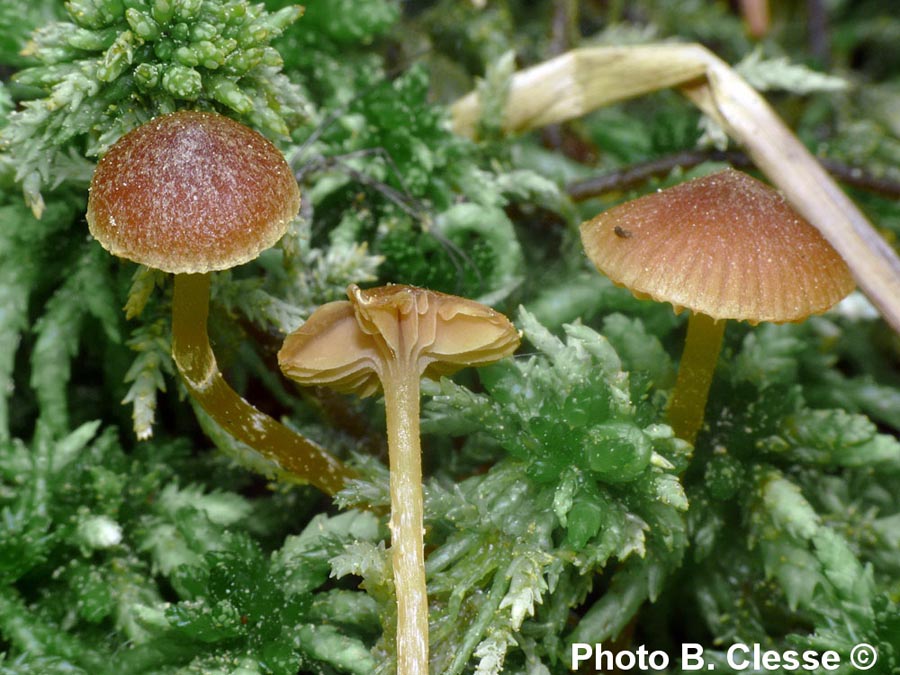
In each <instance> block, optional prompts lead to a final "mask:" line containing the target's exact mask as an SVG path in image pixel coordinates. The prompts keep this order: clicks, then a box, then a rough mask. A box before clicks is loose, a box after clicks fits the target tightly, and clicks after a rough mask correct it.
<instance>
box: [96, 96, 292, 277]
mask: <svg viewBox="0 0 900 675" xmlns="http://www.w3.org/2000/svg"><path fill="white" fill-rule="evenodd" d="M299 209H300V189H299V188H298V187H297V181H296V180H295V178H294V175H293V173H292V172H291V169H290V167H289V166H288V164H287V162H286V161H285V160H284V157H283V156H282V154H281V152H280V151H279V150H278V149H277V148H276V147H275V146H274V145H272V143H270V142H269V141H268V140H266V139H265V138H264V137H263V136H262V135H260V134H259V133H257V132H256V131H253V130H252V129H250V128H248V127H246V126H244V125H243V124H240V123H239V122H235V121H234V120H232V119H230V118H228V117H224V116H222V115H218V114H216V113H209V112H196V111H180V112H175V113H171V114H168V115H162V116H160V117H157V118H155V119H153V120H151V121H149V122H147V123H146V124H143V125H141V126H140V127H138V128H136V129H134V130H133V131H130V132H129V133H127V134H125V135H124V136H123V137H122V138H120V139H119V140H118V141H117V142H116V143H115V144H114V145H113V146H112V147H111V148H110V149H109V152H107V153H106V155H105V156H104V157H103V159H101V160H100V163H99V164H98V165H97V169H96V171H95V172H94V177H93V179H92V180H91V189H90V197H89V199H88V209H87V221H88V226H89V227H90V231H91V234H93V235H94V237H96V238H97V241H99V242H100V244H101V245H102V246H103V247H104V248H106V249H107V250H108V251H110V253H113V254H114V255H117V256H120V257H123V258H128V259H129V260H133V261H135V262H138V263H141V264H144V265H147V266H148V267H153V268H156V269H160V270H163V271H165V272H175V273H199V272H210V271H214V270H221V269H227V268H229V267H234V266H235V265H240V264H242V263H245V262H248V261H249V260H252V259H254V258H255V257H257V256H258V255H259V254H260V252H261V251H263V250H265V249H267V248H269V247H270V246H272V245H273V244H274V243H275V242H277V241H278V240H279V239H280V238H281V236H282V235H283V234H284V231H285V229H287V226H288V224H289V223H290V221H291V220H292V219H293V218H294V216H296V215H297V211H298V210H299Z"/></svg>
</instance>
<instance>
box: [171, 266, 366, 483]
mask: <svg viewBox="0 0 900 675" xmlns="http://www.w3.org/2000/svg"><path fill="white" fill-rule="evenodd" d="M208 316H209V275H208V274H176V275H175V294H174V299H173V301H172V356H173V357H174V359H175V364H176V365H177V366H178V371H179V372H180V373H181V377H182V380H183V381H184V383H185V385H186V386H187V389H188V391H189V392H190V395H191V397H192V398H193V399H194V400H195V401H197V403H199V404H200V406H201V407H202V408H203V409H204V410H205V411H206V412H207V413H208V414H209V415H210V417H212V418H213V419H214V420H215V421H216V423H218V424H219V425H220V426H221V427H222V428H223V429H225V430H226V431H227V432H228V433H229V434H231V435H232V436H233V437H235V438H236V439H238V440H239V441H241V442H243V443H245V444H246V445H248V446H250V447H251V448H252V449H253V450H256V451H257V452H259V453H260V454H261V455H263V456H264V457H265V458H266V459H269V460H271V461H273V462H275V463H276V464H278V465H279V466H280V467H281V468H282V469H284V470H285V471H288V472H290V473H291V474H293V475H294V476H296V477H297V478H299V479H300V480H302V481H303V482H307V483H310V484H312V485H314V486H316V487H317V488H319V489H320V490H322V491H323V492H326V493H327V494H329V495H333V494H335V493H336V492H337V491H338V490H340V489H341V488H342V487H343V486H344V482H345V481H346V480H347V479H348V478H350V476H351V474H350V472H349V470H348V469H347V468H346V467H345V466H344V465H343V464H342V463H341V462H339V461H338V460H337V459H335V458H334V457H332V456H331V455H330V454H328V452H327V451H326V450H325V449H324V448H322V447H321V446H320V445H318V444H316V443H313V442H312V441H310V440H308V439H306V438H304V437H303V436H301V435H299V434H298V433H296V432H294V431H292V430H291V429H288V428H287V427H286V426H284V425H283V424H281V423H279V422H277V421H276V420H274V419H272V418H271V417H269V416H268V415H266V414H265V413H263V412H261V411H259V410H257V409H256V408H255V407H254V406H252V405H251V404H250V403H248V402H247V401H245V400H244V399H243V398H241V397H240V396H239V395H238V394H237V392H236V391H234V389H232V388H231V387H230V386H229V385H228V383H227V382H226V381H225V379H224V378H223V377H222V373H221V372H219V367H218V364H217V363H216V357H215V354H213V351H212V347H211V346H210V344H209V336H208V334H207V332H206V321H207V317H208Z"/></svg>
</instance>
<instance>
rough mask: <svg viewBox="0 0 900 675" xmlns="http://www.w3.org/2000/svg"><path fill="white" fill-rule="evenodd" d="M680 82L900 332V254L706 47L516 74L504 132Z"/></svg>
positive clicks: (621, 51) (573, 55) (470, 128)
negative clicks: (836, 254) (814, 229)
mask: <svg viewBox="0 0 900 675" xmlns="http://www.w3.org/2000/svg"><path fill="white" fill-rule="evenodd" d="M668 87H678V88H680V90H681V91H682V93H683V94H685V95H686V96H687V97H688V98H689V99H690V100H691V101H693V102H694V104H695V105H697V107H699V108H700V109H701V110H702V111H703V112H704V113H706V114H707V115H709V116H710V117H711V118H712V119H714V120H715V121H716V122H717V123H718V124H720V125H721V126H722V128H724V129H725V130H726V131H727V132H728V133H729V134H730V135H731V137H732V138H734V139H735V140H736V141H737V142H738V143H740V144H741V145H743V146H744V147H745V149H746V150H747V153H748V154H749V155H750V157H751V158H752V159H753V161H754V163H755V164H756V165H757V166H758V167H759V168H760V170H761V171H762V172H763V173H764V174H765V175H766V176H767V177H768V178H769V180H770V181H771V182H772V183H773V184H774V185H775V186H777V187H778V188H780V189H781V191H782V192H783V193H784V195H785V197H786V198H787V199H788V201H790V202H791V204H792V205H793V206H794V208H796V209H797V210H798V211H799V212H800V213H801V214H802V215H803V216H804V217H805V218H806V219H807V220H809V222H811V223H812V224H813V225H815V226H816V227H817V228H818V229H819V231H821V232H822V234H823V236H824V237H825V238H826V239H827V240H828V241H829V243H831V245H832V246H834V248H835V249H836V250H837V251H838V252H839V253H840V254H841V256H843V258H844V260H846V262H847V264H848V265H849V266H850V269H851V270H852V272H853V276H854V278H855V279H856V282H857V283H858V284H859V286H860V288H861V289H862V290H863V291H864V292H865V293H866V295H868V297H869V298H870V299H871V300H872V302H873V303H874V304H875V305H876V306H877V307H878V308H879V310H880V311H881V313H882V315H883V316H884V318H885V319H886V320H887V322H888V323H890V324H891V326H893V328H894V330H896V331H898V332H900V258H898V257H897V254H896V253H895V252H894V251H893V249H891V248H890V246H888V245H887V244H886V243H885V242H884V240H883V239H882V238H881V237H880V236H879V235H878V233H877V232H876V230H875V228H874V227H872V225H871V223H869V221H868V220H866V217H865V216H864V215H863V214H862V213H861V212H860V211H859V209H857V208H856V206H855V205H854V204H853V202H852V201H850V199H849V198H847V196H846V195H845V194H844V193H843V192H842V191H841V189H840V188H839V187H838V186H837V184H836V183H835V182H834V181H833V180H832V179H831V177H830V176H829V175H828V174H827V173H826V172H825V170H824V169H823V168H822V167H821V166H820V165H819V163H818V162H817V161H816V159H815V157H813V155H812V154H810V152H809V151H808V150H807V149H806V148H805V147H804V145H803V144H802V143H801V142H800V141H799V140H798V139H797V137H796V136H795V135H794V134H793V133H792V132H791V130H790V129H788V127H787V126H786V125H785V124H784V122H782V121H781V119H779V117H778V116H777V115H776V114H775V112H774V111H773V110H772V108H771V107H770V106H769V105H768V103H766V101H765V99H764V98H763V97H762V96H761V95H760V94H759V93H758V92H757V91H756V90H754V89H753V88H752V87H751V86H750V85H748V84H747V83H746V82H745V81H744V80H743V79H741V77H740V76H739V75H738V74H737V73H735V72H734V70H732V69H731V68H730V67H729V66H728V64H726V63H725V62H724V61H722V60H721V59H719V58H718V57H717V56H715V55H714V54H713V53H712V52H710V51H709V50H708V49H706V48H705V47H703V46H701V45H697V44H652V45H642V46H637V47H585V48H581V49H574V50H572V51H569V52H566V53H565V54H563V55H562V56H559V57H556V58H554V59H551V60H549V61H545V62H544V63H540V64H538V65H536V66H534V67H532V68H529V69H527V70H524V71H522V72H520V73H518V74H516V75H515V77H514V78H513V81H512V83H511V85H510V90H509V95H508V99H507V102H506V108H505V111H504V114H505V118H504V122H503V126H504V129H505V130H506V131H508V132H513V133H514V132H521V131H526V130H528V129H533V128H537V127H541V126H544V125H547V124H553V123H557V122H562V121H565V120H568V119H573V118H575V117H580V116H581V115H584V114H586V113H589V112H591V111H592V110H595V109H596V108H599V107H600V106H603V105H608V104H611V103H616V102H619V101H623V100H626V99H629V98H634V97H636V96H641V95H643V94H648V93H650V92H653V91H657V90H659V89H663V88H668ZM452 113H453V124H454V128H455V130H456V131H457V133H459V134H462V135H465V136H469V137H473V136H475V133H476V128H477V124H478V121H479V119H480V117H481V107H480V103H479V100H478V95H477V94H476V93H474V92H473V93H470V94H468V95H467V96H465V97H463V98H462V99H460V100H459V101H457V102H456V103H455V104H454V105H453V108H452Z"/></svg>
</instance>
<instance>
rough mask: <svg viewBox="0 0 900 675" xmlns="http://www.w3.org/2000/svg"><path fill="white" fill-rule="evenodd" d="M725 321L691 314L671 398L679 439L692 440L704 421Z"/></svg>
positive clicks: (674, 427) (672, 423)
mask: <svg viewBox="0 0 900 675" xmlns="http://www.w3.org/2000/svg"><path fill="white" fill-rule="evenodd" d="M724 333H725V321H724V320H723V321H716V320H715V319H712V318H711V317H708V316H706V315H705V314H697V313H691V316H690V318H689V319H688V329H687V339H686V340H685V343H684V352H683V353H682V355H681V365H680V366H679V367H678V379H677V380H676V382H675V389H674V391H673V392H672V398H671V400H670V401H669V413H668V415H669V424H670V425H671V426H672V429H673V430H674V431H675V435H676V436H678V438H681V439H684V440H685V441H688V442H689V443H693V442H694V441H695V440H696V439H697V433H698V432H699V431H700V427H701V426H702V424H703V411H704V410H705V409H706V399H707V396H708V395H709V385H710V384H711V383H712V378H713V372H714V371H715V369H716V363H717V362H718V360H719V352H720V351H721V349H722V336H723V335H724Z"/></svg>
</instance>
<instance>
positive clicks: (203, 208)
mask: <svg viewBox="0 0 900 675" xmlns="http://www.w3.org/2000/svg"><path fill="white" fill-rule="evenodd" d="M299 208H300V189H299V188H298V186H297V181H296V180H295V179H294V176H293V174H292V172H291V169H290V167H289V166H288V164H287V162H286V161H285V160H284V157H283V156H282V154H281V152H280V151H279V150H278V149H277V148H276V147H275V146H274V145H272V143H270V142H269V141H268V140H266V139H265V138H264V137H263V136H261V135H260V134H259V133H257V132H256V131H253V130H252V129H250V128H248V127H245V126H244V125H242V124H240V123H238V122H235V121H234V120H232V119H230V118H228V117H224V116H222V115H218V114H215V113H209V112H196V111H180V112H175V113H171V114H167V115H162V116H159V117H156V118H154V119H153V120H151V121H149V122H147V123H146V124H143V125H141V126H140V127H137V128H136V129H134V130H132V131H130V132H129V133H127V134H125V135H124V136H122V138H120V139H119V140H118V141H117V142H116V143H115V144H114V145H113V146H112V147H111V148H110V149H109V151H108V152H107V153H106V155H105V156H104V157H103V158H102V159H101V160H100V162H99V163H98V164H97V168H96V170H95V172H94V176H93V178H92V180H91V187H90V197H89V199H88V207H87V221H88V226H89V227H90V231H91V234H93V236H94V237H95V238H96V239H97V241H99V242H100V244H101V245H102V246H103V247H104V248H106V249H107V250H108V251H110V252H111V253H113V254H114V255H117V256H120V257H122V258H127V259H129V260H133V261H135V262H137V263H140V264H142V265H147V266H148V267H152V268H155V269H159V270H162V271H164V272H171V273H174V274H175V290H174V295H173V300H172V334H173V335H172V356H173V358H174V360H175V364H176V365H177V367H178V371H179V372H180V373H181V377H182V379H183V381H184V383H185V386H186V387H187V389H188V392H189V393H190V395H191V396H192V397H193V399H194V400H195V401H196V402H197V403H199V405H200V406H201V407H202V408H203V410H205V411H206V412H207V413H208V414H209V415H210V416H211V417H212V418H213V419H214V420H215V421H216V422H217V423H218V424H219V425H220V426H222V427H223V428H224V429H225V430H226V431H227V432H228V433H229V434H231V435H232V436H234V437H235V438H237V439H239V440H240V441H242V442H244V443H245V444H247V445H248V446H250V447H251V448H253V449H254V450H256V451H258V452H259V453H260V454H262V455H263V456H264V457H266V458H267V459H269V460H271V461H273V462H275V463H276V464H277V465H278V466H279V467H280V468H281V469H283V470H285V471H287V472H288V473H289V474H292V475H293V476H296V477H297V478H298V479H300V480H301V481H303V482H309V483H312V484H313V485H315V486H316V487H318V488H320V489H322V490H323V491H325V492H327V493H328V494H334V493H335V492H337V490H339V489H340V488H341V487H342V485H343V483H344V481H345V479H346V478H347V477H348V475H349V474H348V471H347V469H346V468H345V467H344V466H343V465H342V464H341V463H340V462H338V461H337V460H336V459H335V458H334V457H332V456H331V455H329V454H328V453H327V452H326V451H325V450H324V449H323V448H322V447H320V446H319V445H317V444H316V443H313V442H312V441H310V440H308V439H306V438H304V437H303V436H300V435H299V434H297V433H295V432H293V431H291V430H290V429H288V428H287V427H285V426H284V425H282V424H280V423H279V422H277V421H275V420H274V419H272V418H271V417H269V416H268V415H266V414H264V413H262V412H260V411H259V410H257V409H256V408H255V407H254V406H252V405H251V404H249V403H248V402H247V401H245V400H244V399H243V398H241V397H240V396H239V395H238V394H237V393H236V392H235V391H234V390H233V389H232V388H231V387H230V386H229V385H228V384H227V383H226V382H225V380H224V378H223V377H222V374H221V373H220V372H219V369H218V366H217V364H216V358H215V355H214V353H213V351H212V348H211V346H210V344H209V336H208V335H207V329H206V322H207V317H208V314H209V288H210V277H209V272H212V271H216V270H223V269H227V268H230V267H234V266H235V265H240V264H242V263H245V262H248V261H250V260H252V259H254V258H256V257H257V256H258V255H259V254H260V252H261V251H263V250H264V249H266V248H268V247H270V246H272V245H273V244H274V243H275V242H276V241H278V240H279V239H280V238H281V236H282V235H283V234H284V232H285V230H286V229H287V226H288V224H289V223H290V222H291V220H292V219H293V218H294V217H295V216H296V215H297V211H298V210H299Z"/></svg>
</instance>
